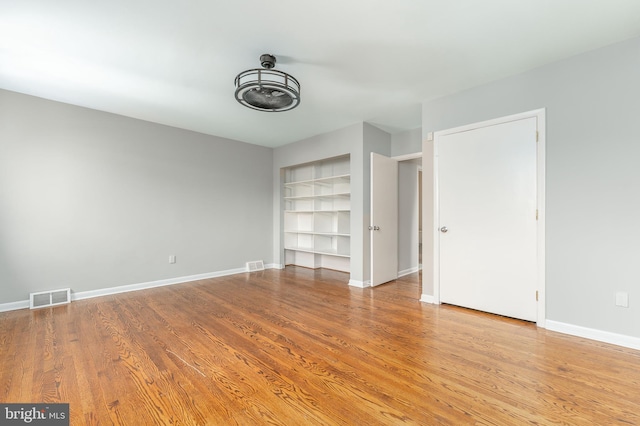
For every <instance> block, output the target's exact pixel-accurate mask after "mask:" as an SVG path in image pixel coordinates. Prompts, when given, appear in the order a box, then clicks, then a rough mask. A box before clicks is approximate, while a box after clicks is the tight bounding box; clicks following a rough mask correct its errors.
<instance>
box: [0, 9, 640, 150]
mask: <svg viewBox="0 0 640 426" xmlns="http://www.w3.org/2000/svg"><path fill="white" fill-rule="evenodd" d="M639 35H640V1H638V0H395V1H392V0H323V1H302V0H297V1H296V0H272V1H267V0H235V1H234V0H227V1H222V0H188V1H175V0H171V1H169V0H109V1H87V0H75V1H74V0H56V1H51V0H41V1H38V0H0V88H3V89H7V90H13V91H17V92H22V93H27V94H31V95H35V96H40V97H43V98H47V99H53V100H57V101H62V102H67V103H71V104H76V105H81V106H86V107H89V108H94V109H98V110H103V111H109V112H113V113H117V114H122V115H126V116H130V117H135V118H140V119H144V120H148V121H153V122H157V123H163V124H167V125H171V126H176V127H181V128H185V129H190V130H195V131H198V132H202V133H207V134H212V135H217V136H222V137H226V138H231V139H236V140H240V141H244V142H249V143H253V144H257V145H264V146H280V145H283V144H286V143H289V142H293V141H297V140H300V139H303V138H306V137H309V136H312V135H316V134H320V133H324V132H327V131H331V130H335V129H338V128H341V127H344V126H346V125H349V124H352V123H356V122H359V121H367V122H370V123H372V124H374V125H376V126H378V127H380V128H382V129H384V130H387V131H389V132H390V133H394V132H397V131H401V130H407V129H413V128H416V127H419V126H420V124H421V123H420V122H421V114H420V104H421V102H422V101H423V100H428V99H432V98H436V97H440V96H443V95H446V94H449V93H453V92H457V91H460V90H463V89H466V88H469V87H473V86H476V85H479V84H482V83H486V82H489V81H492V80H496V79H499V78H502V77H506V76H509V75H513V74H517V73H521V72H523V71H526V70H528V69H531V68H534V67H538V66H540V65H543V64H546V63H549V62H553V61H556V60H559V59H562V58H565V57H568V56H572V55H575V54H578V53H581V52H585V51H588V50H592V49H595V48H598V47H602V46H605V45H608V44H611V43H615V42H617V41H621V40H625V39H628V38H632V37H636V36H639ZM263 53H272V54H274V55H276V57H277V58H278V63H277V64H276V69H280V70H282V71H285V72H287V73H289V74H291V75H293V76H294V77H296V78H297V79H298V80H299V81H300V83H301V85H302V95H301V99H302V102H301V104H300V106H299V107H298V108H296V109H294V110H292V111H289V112H281V113H265V112H259V111H254V110H250V109H247V108H245V107H243V106H241V105H240V104H239V103H237V102H236V100H235V98H234V78H235V76H236V75H237V74H238V73H239V72H241V71H244V70H246V69H249V68H259V61H258V58H259V56H260V55H261V54H263Z"/></svg>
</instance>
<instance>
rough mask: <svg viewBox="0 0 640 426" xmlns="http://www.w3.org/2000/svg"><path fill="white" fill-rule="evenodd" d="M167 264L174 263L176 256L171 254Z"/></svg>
mask: <svg viewBox="0 0 640 426" xmlns="http://www.w3.org/2000/svg"><path fill="white" fill-rule="evenodd" d="M169 263H176V255H175V254H172V255H171V256H169Z"/></svg>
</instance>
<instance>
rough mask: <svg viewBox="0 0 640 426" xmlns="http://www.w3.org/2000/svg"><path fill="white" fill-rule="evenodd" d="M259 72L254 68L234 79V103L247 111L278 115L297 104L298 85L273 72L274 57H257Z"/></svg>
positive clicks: (281, 73)
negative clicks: (242, 106) (250, 109)
mask: <svg viewBox="0 0 640 426" xmlns="http://www.w3.org/2000/svg"><path fill="white" fill-rule="evenodd" d="M260 64H261V65H262V67H263V69H260V68H256V69H252V70H247V71H244V72H241V73H240V74H238V75H237V76H236V80H235V85H236V100H237V101H238V102H240V103H241V104H242V105H244V106H246V107H247V108H252V109H257V110H258V111H267V112H279V111H288V110H290V109H294V108H295V107H297V106H298V105H299V104H300V83H298V80H296V79H295V78H293V77H292V76H290V75H289V74H287V73H285V72H282V71H277V70H274V69H273V67H274V66H275V65H276V57H275V56H273V55H269V54H264V55H262V56H260Z"/></svg>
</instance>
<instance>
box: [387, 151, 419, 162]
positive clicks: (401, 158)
mask: <svg viewBox="0 0 640 426" xmlns="http://www.w3.org/2000/svg"><path fill="white" fill-rule="evenodd" d="M391 158H393V159H394V160H396V161H407V160H414V159H416V158H422V152H414V153H412V154H403V155H396V156H395V157H391Z"/></svg>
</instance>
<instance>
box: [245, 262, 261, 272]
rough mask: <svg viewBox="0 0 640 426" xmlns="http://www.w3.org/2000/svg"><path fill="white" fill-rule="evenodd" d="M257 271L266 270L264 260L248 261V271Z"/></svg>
mask: <svg viewBox="0 0 640 426" xmlns="http://www.w3.org/2000/svg"><path fill="white" fill-rule="evenodd" d="M255 271H264V262H263V261H262V260H255V261H253V262H247V272H255Z"/></svg>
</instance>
